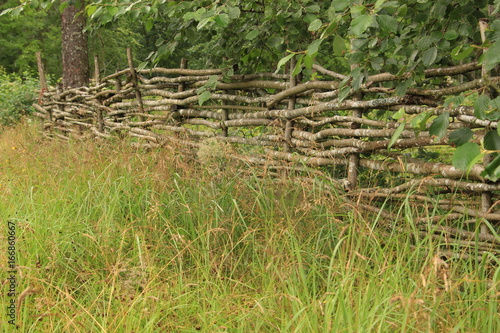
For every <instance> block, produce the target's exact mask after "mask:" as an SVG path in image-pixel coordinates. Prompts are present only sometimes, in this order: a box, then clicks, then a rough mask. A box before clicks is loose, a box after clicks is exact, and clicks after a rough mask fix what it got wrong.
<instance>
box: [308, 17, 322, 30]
mask: <svg viewBox="0 0 500 333" xmlns="http://www.w3.org/2000/svg"><path fill="white" fill-rule="evenodd" d="M322 24H323V22H321V20H320V19H316V20H314V21H312V22H311V23H310V24H309V27H308V28H307V30H309V31H316V30H318V29H319V28H321V25H322Z"/></svg>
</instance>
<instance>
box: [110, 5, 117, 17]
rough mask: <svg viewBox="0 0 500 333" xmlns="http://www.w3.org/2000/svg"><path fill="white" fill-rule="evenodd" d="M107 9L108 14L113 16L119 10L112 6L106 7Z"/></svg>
mask: <svg viewBox="0 0 500 333" xmlns="http://www.w3.org/2000/svg"><path fill="white" fill-rule="evenodd" d="M107 10H108V13H109V15H111V16H115V15H116V14H117V13H118V11H119V9H118V7H114V6H110V7H107Z"/></svg>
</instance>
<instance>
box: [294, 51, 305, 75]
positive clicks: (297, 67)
mask: <svg viewBox="0 0 500 333" xmlns="http://www.w3.org/2000/svg"><path fill="white" fill-rule="evenodd" d="M303 59H304V54H301V55H300V56H299V58H298V59H297V63H296V64H295V68H294V69H293V72H292V76H296V75H298V74H299V73H300V72H301V71H302V68H303V66H302V60H303Z"/></svg>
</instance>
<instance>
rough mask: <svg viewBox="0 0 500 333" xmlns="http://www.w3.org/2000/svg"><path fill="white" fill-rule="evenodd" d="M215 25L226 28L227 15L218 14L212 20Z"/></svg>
mask: <svg viewBox="0 0 500 333" xmlns="http://www.w3.org/2000/svg"><path fill="white" fill-rule="evenodd" d="M214 20H215V23H217V24H218V25H220V26H221V27H224V28H225V27H227V26H228V25H229V15H227V14H219V15H217V16H215V18H214Z"/></svg>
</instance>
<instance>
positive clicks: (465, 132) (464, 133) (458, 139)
mask: <svg viewBox="0 0 500 333" xmlns="http://www.w3.org/2000/svg"><path fill="white" fill-rule="evenodd" d="M473 135H474V132H472V130H471V129H470V128H468V127H464V128H459V129H457V130H456V131H454V132H453V133H451V134H450V136H449V138H448V139H449V141H450V143H452V144H453V145H454V146H456V147H458V146H461V145H463V144H466V143H467V142H469V141H470V139H472V136H473Z"/></svg>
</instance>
